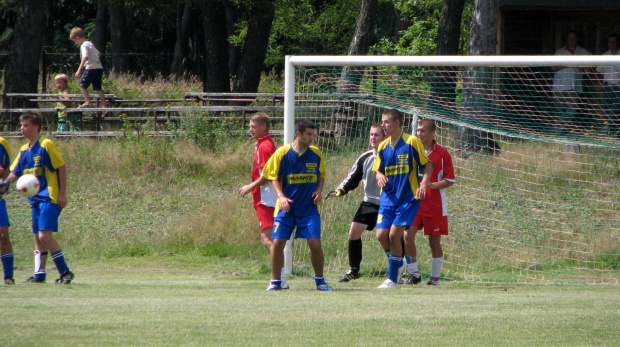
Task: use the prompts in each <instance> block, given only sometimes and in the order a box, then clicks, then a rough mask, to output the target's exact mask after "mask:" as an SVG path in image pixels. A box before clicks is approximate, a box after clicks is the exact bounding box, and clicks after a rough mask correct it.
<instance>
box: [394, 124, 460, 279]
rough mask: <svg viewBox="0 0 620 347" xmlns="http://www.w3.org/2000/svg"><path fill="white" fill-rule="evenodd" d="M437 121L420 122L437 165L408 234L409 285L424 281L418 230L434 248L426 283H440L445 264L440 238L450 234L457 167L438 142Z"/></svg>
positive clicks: (422, 136)
mask: <svg viewBox="0 0 620 347" xmlns="http://www.w3.org/2000/svg"><path fill="white" fill-rule="evenodd" d="M435 129H436V125H435V121H434V120H432V119H423V120H421V121H420V122H419V123H418V128H417V136H418V138H419V139H420V141H422V144H423V145H424V150H425V151H426V155H427V156H428V157H429V159H430V160H431V161H432V162H433V163H434V164H435V165H434V166H433V174H432V175H431V184H430V186H429V188H428V191H427V193H426V197H425V198H424V199H422V201H421V202H420V208H419V209H418V214H417V215H416V217H415V219H414V220H413V223H412V224H411V228H409V229H408V230H407V231H405V254H406V255H408V256H410V257H411V261H412V262H411V264H407V270H408V272H409V278H408V279H407V281H406V282H405V283H406V284H418V283H420V282H421V278H420V271H419V270H418V262H417V258H416V257H417V251H416V246H415V235H416V233H417V232H418V230H421V229H424V235H427V236H428V242H429V245H430V248H431V255H432V257H433V259H432V260H431V276H430V277H431V278H430V280H429V281H428V283H427V284H429V285H437V284H439V274H440V272H441V266H442V265H443V249H442V248H441V235H448V208H447V201H446V190H447V188H448V187H450V186H452V185H453V184H454V181H455V178H454V166H453V165H452V157H451V156H450V153H448V151H447V150H446V149H445V148H443V147H441V146H440V145H439V144H438V143H437V141H435Z"/></svg>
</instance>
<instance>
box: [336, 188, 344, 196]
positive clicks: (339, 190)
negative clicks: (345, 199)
mask: <svg viewBox="0 0 620 347" xmlns="http://www.w3.org/2000/svg"><path fill="white" fill-rule="evenodd" d="M343 195H344V189H343V188H338V189H336V196H343Z"/></svg>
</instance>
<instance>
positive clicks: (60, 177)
mask: <svg viewBox="0 0 620 347" xmlns="http://www.w3.org/2000/svg"><path fill="white" fill-rule="evenodd" d="M19 120H20V123H21V133H22V136H23V137H25V138H26V139H28V143H27V144H25V145H23V146H22V148H21V149H20V151H19V154H18V155H17V158H15V160H14V161H13V164H12V165H11V173H10V175H9V177H8V179H9V180H10V181H11V182H15V181H16V180H17V178H18V177H19V176H21V175H24V174H33V175H35V176H37V178H38V179H39V184H40V188H39V192H38V193H37V194H36V195H34V196H32V197H30V198H28V202H30V207H31V212H32V232H33V233H34V242H35V247H36V251H35V276H33V277H31V278H29V279H28V280H27V281H26V282H27V283H43V282H45V270H44V269H45V259H41V255H44V254H46V253H47V252H48V251H49V252H50V254H51V256H52V259H53V260H54V264H56V268H57V269H58V273H59V274H60V278H58V279H57V280H56V283H61V284H69V283H71V280H73V277H74V276H73V273H72V272H71V271H69V267H68V266H67V263H66V262H65V257H64V253H63V251H62V249H61V248H60V245H59V244H58V242H56V240H55V239H54V235H53V233H54V232H56V231H58V217H59V216H60V212H61V210H62V209H63V207H65V206H66V205H67V169H66V167H65V161H64V160H63V158H62V156H61V154H60V149H59V148H58V145H57V144H56V142H54V141H52V140H50V139H46V138H45V137H43V136H41V134H40V133H41V114H40V113H38V112H35V111H27V112H25V113H24V114H22V115H21V117H20V119H19ZM37 251H38V254H37ZM39 265H40V266H39Z"/></svg>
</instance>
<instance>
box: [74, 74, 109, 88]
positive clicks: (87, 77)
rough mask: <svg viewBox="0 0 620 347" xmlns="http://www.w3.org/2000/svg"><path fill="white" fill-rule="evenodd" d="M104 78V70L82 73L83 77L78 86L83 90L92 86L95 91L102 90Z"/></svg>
mask: <svg viewBox="0 0 620 347" xmlns="http://www.w3.org/2000/svg"><path fill="white" fill-rule="evenodd" d="M102 78H103V69H88V70H84V71H83V72H82V77H81V78H80V81H79V82H78V86H80V87H82V88H88V86H90V85H91V84H92V85H93V90H102V89H101V82H102Z"/></svg>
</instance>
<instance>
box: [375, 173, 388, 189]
mask: <svg viewBox="0 0 620 347" xmlns="http://www.w3.org/2000/svg"><path fill="white" fill-rule="evenodd" d="M387 183H388V178H387V177H386V176H385V175H384V174H382V173H381V172H379V171H377V185H378V186H379V187H380V188H383V187H385V185H386V184H387Z"/></svg>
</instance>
